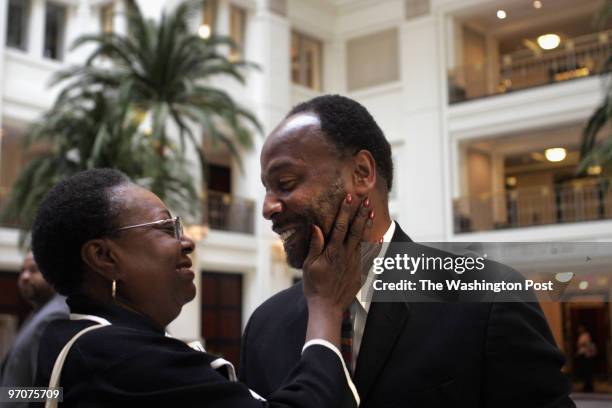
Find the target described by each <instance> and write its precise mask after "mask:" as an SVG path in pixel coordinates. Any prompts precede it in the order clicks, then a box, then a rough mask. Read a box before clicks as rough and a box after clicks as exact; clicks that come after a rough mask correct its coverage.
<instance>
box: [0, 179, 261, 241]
mask: <svg viewBox="0 0 612 408" xmlns="http://www.w3.org/2000/svg"><path fill="white" fill-rule="evenodd" d="M6 197H7V191H5V190H4V189H0V209H2V208H4V204H5V202H6ZM203 218H204V225H208V226H209V227H210V229H212V230H220V231H227V232H238V233H242V234H250V235H252V234H253V232H254V222H255V202H254V201H253V200H249V199H246V198H242V197H237V196H234V195H232V194H227V193H221V192H216V191H209V192H208V194H207V198H206V201H205V207H204V211H203ZM0 227H5V228H18V227H19V222H18V220H6V221H3V222H2V223H0Z"/></svg>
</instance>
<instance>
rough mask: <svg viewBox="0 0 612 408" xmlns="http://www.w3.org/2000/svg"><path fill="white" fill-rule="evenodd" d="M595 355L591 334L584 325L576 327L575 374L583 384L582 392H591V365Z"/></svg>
mask: <svg viewBox="0 0 612 408" xmlns="http://www.w3.org/2000/svg"><path fill="white" fill-rule="evenodd" d="M596 355H597V347H596V346H595V343H594V342H593V339H592V338H591V333H589V331H588V330H587V328H586V327H585V326H584V325H582V324H581V325H579V326H578V340H577V341H576V374H577V377H578V378H579V379H580V380H582V381H583V382H584V386H583V388H582V391H583V392H593V390H594V388H593V365H594V364H593V363H594V361H593V360H594V359H595V356H596Z"/></svg>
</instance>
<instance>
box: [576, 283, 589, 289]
mask: <svg viewBox="0 0 612 408" xmlns="http://www.w3.org/2000/svg"><path fill="white" fill-rule="evenodd" d="M578 288H579V289H580V290H587V289H588V288H589V282H587V281H581V282H580V283H579V284H578Z"/></svg>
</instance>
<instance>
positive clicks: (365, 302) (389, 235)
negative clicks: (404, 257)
mask: <svg viewBox="0 0 612 408" xmlns="http://www.w3.org/2000/svg"><path fill="white" fill-rule="evenodd" d="M393 234H395V221H391V225H389V228H387V232H385V235H383V242H391V239H392V238H393ZM387 247H388V245H384V244H383V245H382V247H381V248H380V252H379V253H378V257H379V258H380V257H382V256H383V255H384V254H385V252H387ZM371 280H372V269H370V270H369V271H368V276H366V280H365V283H364V285H363V286H362V288H364V287H366V285H368V286H369V285H370V281H371ZM355 298H356V299H357V301H358V302H359V303H360V304H361V306H362V307H363V308H364V310H365V311H366V313H367V312H368V311H369V310H370V303H371V302H370V301H369V300H363V299H362V297H361V289H359V292H357V295H355Z"/></svg>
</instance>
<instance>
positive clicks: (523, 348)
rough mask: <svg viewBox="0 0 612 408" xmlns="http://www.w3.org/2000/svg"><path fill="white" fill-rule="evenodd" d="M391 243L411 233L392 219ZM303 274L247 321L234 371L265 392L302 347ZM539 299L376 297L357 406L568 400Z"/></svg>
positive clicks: (512, 406) (493, 407)
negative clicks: (483, 300)
mask: <svg viewBox="0 0 612 408" xmlns="http://www.w3.org/2000/svg"><path fill="white" fill-rule="evenodd" d="M392 241H393V242H410V238H409V237H408V236H407V235H406V234H405V233H404V232H403V231H402V230H401V228H400V227H399V225H397V224H396V230H395V234H394V236H393V239H392ZM307 319H308V309H307V307H306V301H305V298H304V296H303V289H302V285H301V283H298V284H296V285H294V286H293V287H291V288H289V289H287V290H284V291H282V292H280V293H278V294H277V295H275V296H273V297H272V298H270V299H268V300H267V301H266V302H264V303H263V304H262V305H261V306H260V307H259V308H257V310H255V312H254V313H253V315H252V316H251V318H250V319H249V322H248V324H247V326H246V328H245V332H244V335H243V343H242V355H241V364H240V372H239V377H240V378H241V380H242V381H243V382H245V383H246V384H247V385H248V386H249V387H251V388H252V389H253V390H255V391H256V392H258V393H260V394H261V395H263V396H266V395H270V393H271V392H272V391H274V390H275V389H276V388H277V387H278V386H279V385H280V384H281V383H283V381H284V379H285V378H286V377H287V375H288V374H289V372H290V371H291V367H292V366H293V364H295V362H296V361H297V359H299V356H300V348H301V346H302V344H303V343H304V336H305V332H306V323H307ZM563 364H564V358H563V355H562V354H561V353H560V351H559V350H558V349H557V347H556V345H555V342H554V339H553V337H552V334H551V332H550V329H549V327H548V324H547V322H546V319H545V317H544V314H543V313H542V310H541V309H540V307H539V305H538V304H537V303H525V302H522V303H442V302H439V303H419V302H416V303H409V302H392V303H383V302H373V303H372V304H371V306H370V310H369V313H368V317H367V322H366V327H365V331H364V334H363V339H362V343H361V349H360V352H359V356H358V358H357V365H356V371H355V374H354V380H355V384H356V386H357V390H358V392H359V395H360V396H361V406H362V407H366V408H369V407H376V408H378V407H381V408H382V407H410V408H418V407H444V408H448V407H466V408H475V407H487V408H504V407H508V408H519V407H520V408H525V407H534V408H536V407H537V408H549V407H575V405H574V403H573V402H572V401H571V399H570V398H569V396H568V395H569V392H570V387H569V381H568V380H567V378H566V377H565V376H564V375H563V374H562V373H561V371H560V369H561V367H562V365H563Z"/></svg>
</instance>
